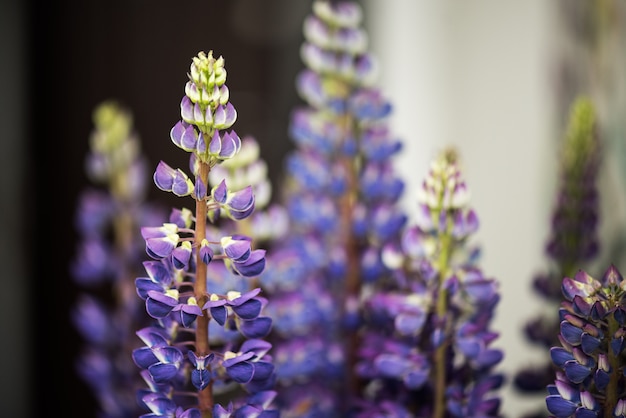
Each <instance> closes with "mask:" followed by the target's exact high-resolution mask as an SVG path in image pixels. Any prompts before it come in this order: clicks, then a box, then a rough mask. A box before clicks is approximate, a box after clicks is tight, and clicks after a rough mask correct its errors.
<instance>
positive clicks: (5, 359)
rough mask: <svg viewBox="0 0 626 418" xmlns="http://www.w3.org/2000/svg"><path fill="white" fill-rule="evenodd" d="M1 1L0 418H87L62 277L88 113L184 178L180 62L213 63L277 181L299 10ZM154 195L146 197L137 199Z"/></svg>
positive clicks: (288, 6)
mask: <svg viewBox="0 0 626 418" xmlns="http://www.w3.org/2000/svg"><path fill="white" fill-rule="evenodd" d="M1 1H2V5H1V8H0V16H2V17H1V18H0V19H1V20H0V31H1V32H0V35H2V43H1V44H0V45H1V46H2V51H0V52H2V53H3V57H2V58H0V60H1V62H2V67H1V70H2V72H1V73H0V78H2V84H1V86H2V99H0V102H1V104H2V112H1V113H2V119H1V120H0V122H2V125H3V131H4V132H3V134H2V144H3V148H4V151H3V152H2V158H3V159H2V164H1V165H2V170H3V171H2V183H1V184H0V185H1V186H2V187H3V197H2V211H3V212H2V218H3V219H4V221H3V224H2V230H3V232H4V233H3V239H2V240H1V241H2V244H3V246H2V250H3V251H2V257H3V258H2V262H3V264H4V266H5V268H4V273H3V274H2V277H1V279H0V283H2V286H3V289H2V290H3V291H2V292H0V293H1V294H2V299H0V305H2V311H1V312H0V314H1V315H2V317H3V320H2V327H3V328H2V331H3V333H2V340H0V341H1V342H2V343H1V344H0V345H2V346H3V351H2V352H1V354H2V356H1V357H2V363H1V364H0V367H1V368H2V369H3V370H0V374H1V375H2V376H3V377H2V380H1V381H0V383H1V384H2V395H1V396H0V415H2V416H6V417H11V418H20V417H30V416H43V415H44V413H45V414H46V415H47V414H49V413H51V412H52V413H55V414H60V416H65V417H91V416H95V407H96V405H95V402H94V400H93V398H92V396H91V394H90V392H89V391H88V390H87V388H86V386H85V384H83V382H81V381H80V380H79V379H78V378H77V376H76V375H75V373H74V369H73V367H74V365H73V362H74V360H75V357H76V354H77V353H78V350H79V349H80V345H81V340H80V338H79V337H78V335H77V333H76V332H75V330H74V329H73V326H72V324H71V323H70V321H69V311H70V309H71V307H72V305H73V303H74V302H75V298H76V296H77V294H78V292H79V289H78V288H77V287H76V286H75V284H74V282H73V281H72V278H71V275H70V273H69V265H70V261H71V260H72V258H73V257H74V253H75V248H76V241H77V238H78V235H77V231H76V230H75V229H74V224H73V218H74V215H75V211H76V203H77V197H78V195H79V193H80V192H81V190H83V189H84V188H85V187H86V186H87V185H88V184H89V183H88V180H87V178H86V174H85V172H84V159H85V156H86V154H87V150H88V136H89V133H90V131H91V129H92V119H91V114H92V111H93V109H94V108H95V107H96V106H97V105H98V104H99V103H100V102H102V101H103V100H107V99H115V100H117V101H119V102H120V103H122V104H124V105H125V106H127V107H128V108H129V109H130V110H131V111H132V113H133V115H134V126H135V129H136V131H137V133H138V134H139V137H140V138H141V140H142V149H143V150H144V153H145V154H146V155H147V157H148V159H149V161H150V164H152V166H154V167H156V164H157V163H158V161H159V160H160V159H163V160H166V161H167V162H168V164H170V165H171V166H173V167H187V158H188V155H187V154H186V153H184V152H182V151H181V150H179V149H178V148H176V147H175V146H173V144H172V143H171V141H170V139H169V130H170V128H171V127H172V126H173V125H174V123H176V121H177V120H178V119H179V118H180V113H179V112H180V110H179V103H180V99H181V98H182V96H183V94H184V84H185V82H186V81H187V76H186V74H187V71H188V70H189V65H190V63H191V58H192V57H193V56H195V55H196V54H197V53H198V52H199V51H209V50H213V51H214V54H215V55H217V56H219V55H222V56H224V58H225V60H226V68H227V71H228V78H227V85H228V87H229V89H230V93H231V94H230V97H231V102H232V103H233V104H234V105H235V107H236V109H237V111H238V120H237V122H236V123H235V125H234V126H233V128H234V129H235V130H236V131H237V133H238V134H239V135H240V136H243V135H248V134H250V135H253V136H254V137H255V138H256V139H257V140H258V141H259V143H260V145H261V154H262V157H263V158H264V159H265V160H266V161H267V162H268V164H269V174H270V177H271V179H273V180H276V179H278V178H279V177H280V176H281V172H282V169H283V167H282V166H283V162H282V160H283V157H284V154H285V153H286V152H287V151H288V150H289V149H290V147H291V143H290V139H289V138H288V135H287V125H288V119H289V113H290V110H291V109H292V107H293V106H294V105H295V104H296V103H299V99H298V97H297V96H296V92H295V89H294V82H295V76H296V73H297V71H298V70H299V69H300V68H301V67H302V64H301V61H300V57H299V47H300V44H301V42H302V31H301V25H302V20H303V18H304V16H305V15H306V14H307V13H308V12H309V10H310V1H293V0H263V1H259V0H228V1H213V0H203V1H197V0H188V1H184V2H175V1H154V0H153V1H147V0H126V1H120V0H107V1H103V0H90V1H78V0H62V1H55V2H43V1H34V0H30V1H27V2H20V1H18V0H1ZM162 195H163V192H160V191H158V190H157V189H156V187H154V188H153V190H152V192H151V195H150V196H149V198H150V199H153V198H154V199H161V198H163V196H162Z"/></svg>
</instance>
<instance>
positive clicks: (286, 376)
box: [260, 1, 406, 418]
mask: <svg viewBox="0 0 626 418" xmlns="http://www.w3.org/2000/svg"><path fill="white" fill-rule="evenodd" d="M362 15H363V14H362V9H361V7H360V6H359V5H358V4H357V3H356V2H349V1H343V2H328V1H314V2H313V5H312V13H311V14H310V15H309V16H307V17H306V19H305V21H304V27H303V31H304V38H305V42H304V44H303V45H302V48H301V57H302V60H303V61H304V64H305V66H306V68H305V69H304V70H302V71H301V72H300V74H299V75H298V77H297V82H296V84H297V89H298V93H299V94H300V96H301V98H302V99H303V100H304V101H305V105H303V106H299V107H297V108H296V109H294V111H293V113H292V119H291V125H290V135H291V137H292V139H293V140H294V143H295V145H296V149H295V151H294V152H292V153H291V154H289V155H288V157H287V159H286V171H287V178H286V180H287V181H286V183H285V184H284V186H285V188H284V190H283V191H284V196H285V202H286V204H285V206H286V207H287V209H288V211H289V215H290V226H289V231H290V234H289V236H287V237H285V239H283V240H282V242H281V244H280V245H278V248H277V249H274V250H273V256H271V257H270V258H269V259H268V272H267V273H266V274H263V275H262V276H261V278H260V279H261V284H262V286H263V287H264V288H265V289H267V290H268V291H269V292H271V294H272V307H271V308H270V311H271V312H272V316H273V318H274V319H275V320H276V325H275V327H274V329H275V332H274V333H273V334H272V338H273V339H272V341H273V342H274V343H275V353H276V356H275V359H276V365H277V374H278V379H279V384H280V388H281V390H280V394H279V396H278V399H277V400H278V403H279V405H280V406H281V407H282V411H283V415H284V416H287V417H299V418H303V417H318V416H324V417H344V416H347V414H348V413H349V410H350V409H351V408H352V406H353V400H354V399H356V398H358V396H359V393H360V390H361V388H360V382H359V380H360V378H359V376H357V375H356V373H355V371H354V365H355V364H356V353H357V349H358V347H359V346H360V342H359V329H360V327H361V326H362V324H361V319H360V316H361V312H360V306H359V304H360V300H361V293H362V292H364V291H365V288H366V287H367V285H368V283H374V282H376V281H377V280H379V279H382V278H383V277H384V276H385V274H387V273H389V270H388V269H387V268H386V267H385V266H383V264H382V255H381V253H382V247H383V245H384V244H385V243H387V242H390V241H394V240H399V238H400V230H401V228H402V226H403V225H404V222H405V219H406V217H405V215H404V214H403V213H402V212H401V211H400V210H399V209H398V207H397V205H396V203H397V201H398V199H399V197H400V195H401V193H402V191H403V183H402V182H401V181H400V180H399V179H398V178H397V177H396V176H395V174H394V172H393V169H392V163H391V160H392V157H393V156H394V154H395V153H396V152H398V151H399V150H400V147H401V146H400V142H399V141H397V140H395V139H394V138H392V137H391V135H390V132H389V129H388V127H387V122H386V119H387V116H388V115H389V113H390V111H391V106H390V105H389V103H388V102H387V101H386V100H385V99H384V98H383V97H382V95H381V93H380V92H379V91H378V90H377V89H376V88H374V87H373V82H374V80H375V76H376V67H375V65H374V60H373V58H372V57H371V55H370V54H369V53H368V52H367V36H366V33H365V31H364V30H363V29H362V28H361V21H362V17H363V16H362Z"/></svg>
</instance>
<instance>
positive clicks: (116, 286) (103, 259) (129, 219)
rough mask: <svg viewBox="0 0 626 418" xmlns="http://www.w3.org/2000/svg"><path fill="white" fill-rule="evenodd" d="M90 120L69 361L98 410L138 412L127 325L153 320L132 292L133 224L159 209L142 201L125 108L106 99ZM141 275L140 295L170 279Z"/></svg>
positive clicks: (141, 176) (137, 248) (154, 220)
mask: <svg viewBox="0 0 626 418" xmlns="http://www.w3.org/2000/svg"><path fill="white" fill-rule="evenodd" d="M93 122H94V129H93V130H92V132H91V134H90V138H89V142H90V144H89V146H90V147H89V153H88V155H87V158H86V164H85V170H86V173H87V175H88V177H89V180H90V181H91V182H92V183H93V185H92V186H90V187H89V189H87V190H85V191H84V192H83V193H82V194H81V196H80V198H79V205H78V208H77V213H76V227H77V229H78V233H79V235H80V240H79V243H78V247H77V253H76V255H75V258H74V260H73V262H72V265H71V266H70V268H71V272H72V275H73V277H74V279H75V280H76V282H77V283H78V284H80V285H81V287H82V288H81V294H80V295H79V298H78V300H77V306H76V309H75V310H74V312H73V313H72V319H73V320H74V323H75V325H76V328H77V330H78V331H79V333H80V335H81V336H82V337H83V338H84V343H85V344H84V346H83V347H82V351H81V354H80V355H79V356H78V359H77V362H76V367H77V371H78V374H79V375H80V376H81V377H82V378H83V379H84V381H85V383H86V384H87V385H89V387H90V389H91V390H92V392H93V394H94V396H95V399H96V401H97V404H98V405H97V409H98V413H99V416H101V417H103V418H104V417H118V418H119V417H127V416H128V417H130V416H138V415H139V414H140V413H141V411H140V409H139V407H138V404H137V403H136V402H134V400H133V398H132V397H131V396H128V394H129V392H131V391H132V390H134V388H135V387H136V386H137V385H138V384H140V382H141V377H140V376H139V375H138V374H137V373H136V372H135V370H134V368H133V364H132V359H131V350H133V349H135V348H136V347H137V346H138V344H137V343H136V340H135V335H134V330H135V329H137V328H138V327H142V326H146V325H148V324H149V323H150V322H151V321H152V318H150V317H147V316H145V315H143V311H142V305H143V304H142V303H141V300H139V299H137V298H136V297H135V296H134V292H133V287H134V286H133V280H134V278H135V276H136V275H137V274H140V272H141V267H142V266H141V261H142V257H143V255H142V254H144V242H143V241H142V240H141V237H140V235H139V225H156V224H158V223H161V222H163V220H164V219H165V214H163V213H161V211H160V210H159V209H158V207H157V206H156V205H154V204H152V203H150V204H149V203H147V202H146V201H145V198H146V194H147V187H146V186H147V179H148V175H147V169H146V168H147V163H146V161H145V159H144V157H143V156H142V155H141V153H140V152H141V147H140V143H139V138H138V136H137V135H136V133H134V132H133V124H132V116H131V113H130V112H129V110H128V109H125V108H124V107H122V106H121V105H120V104H119V103H115V102H114V101H105V102H102V103H101V104H99V105H98V106H97V107H96V109H94V112H93ZM143 280H145V283H144V282H143ZM143 280H142V284H143V286H142V290H141V293H142V294H143V295H144V298H145V297H147V292H148V291H149V290H155V291H161V292H163V291H164V289H165V288H167V287H168V285H169V282H170V280H171V277H170V278H166V277H163V276H162V275H160V274H159V273H157V272H156V271H153V270H151V271H150V272H149V277H145V278H143Z"/></svg>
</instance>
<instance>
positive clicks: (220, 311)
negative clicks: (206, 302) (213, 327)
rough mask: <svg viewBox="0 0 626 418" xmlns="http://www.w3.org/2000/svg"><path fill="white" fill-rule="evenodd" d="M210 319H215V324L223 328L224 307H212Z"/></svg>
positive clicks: (224, 320) (224, 319) (224, 321)
mask: <svg viewBox="0 0 626 418" xmlns="http://www.w3.org/2000/svg"><path fill="white" fill-rule="evenodd" d="M210 312H211V317H212V318H213V319H215V322H217V323H218V324H220V325H222V326H224V324H225V323H226V313H227V312H226V307H225V306H223V305H222V306H213V307H211V308H210Z"/></svg>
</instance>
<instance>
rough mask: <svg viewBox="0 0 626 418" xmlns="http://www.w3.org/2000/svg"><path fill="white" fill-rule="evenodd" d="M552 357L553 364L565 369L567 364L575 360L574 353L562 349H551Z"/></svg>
mask: <svg viewBox="0 0 626 418" xmlns="http://www.w3.org/2000/svg"><path fill="white" fill-rule="evenodd" d="M550 357H551V358H552V362H553V363H554V364H555V365H556V366H558V367H563V365H564V364H565V362H567V361H570V360H574V356H573V355H572V353H570V352H569V351H567V350H566V349H564V348H562V347H552V348H551V349H550Z"/></svg>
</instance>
